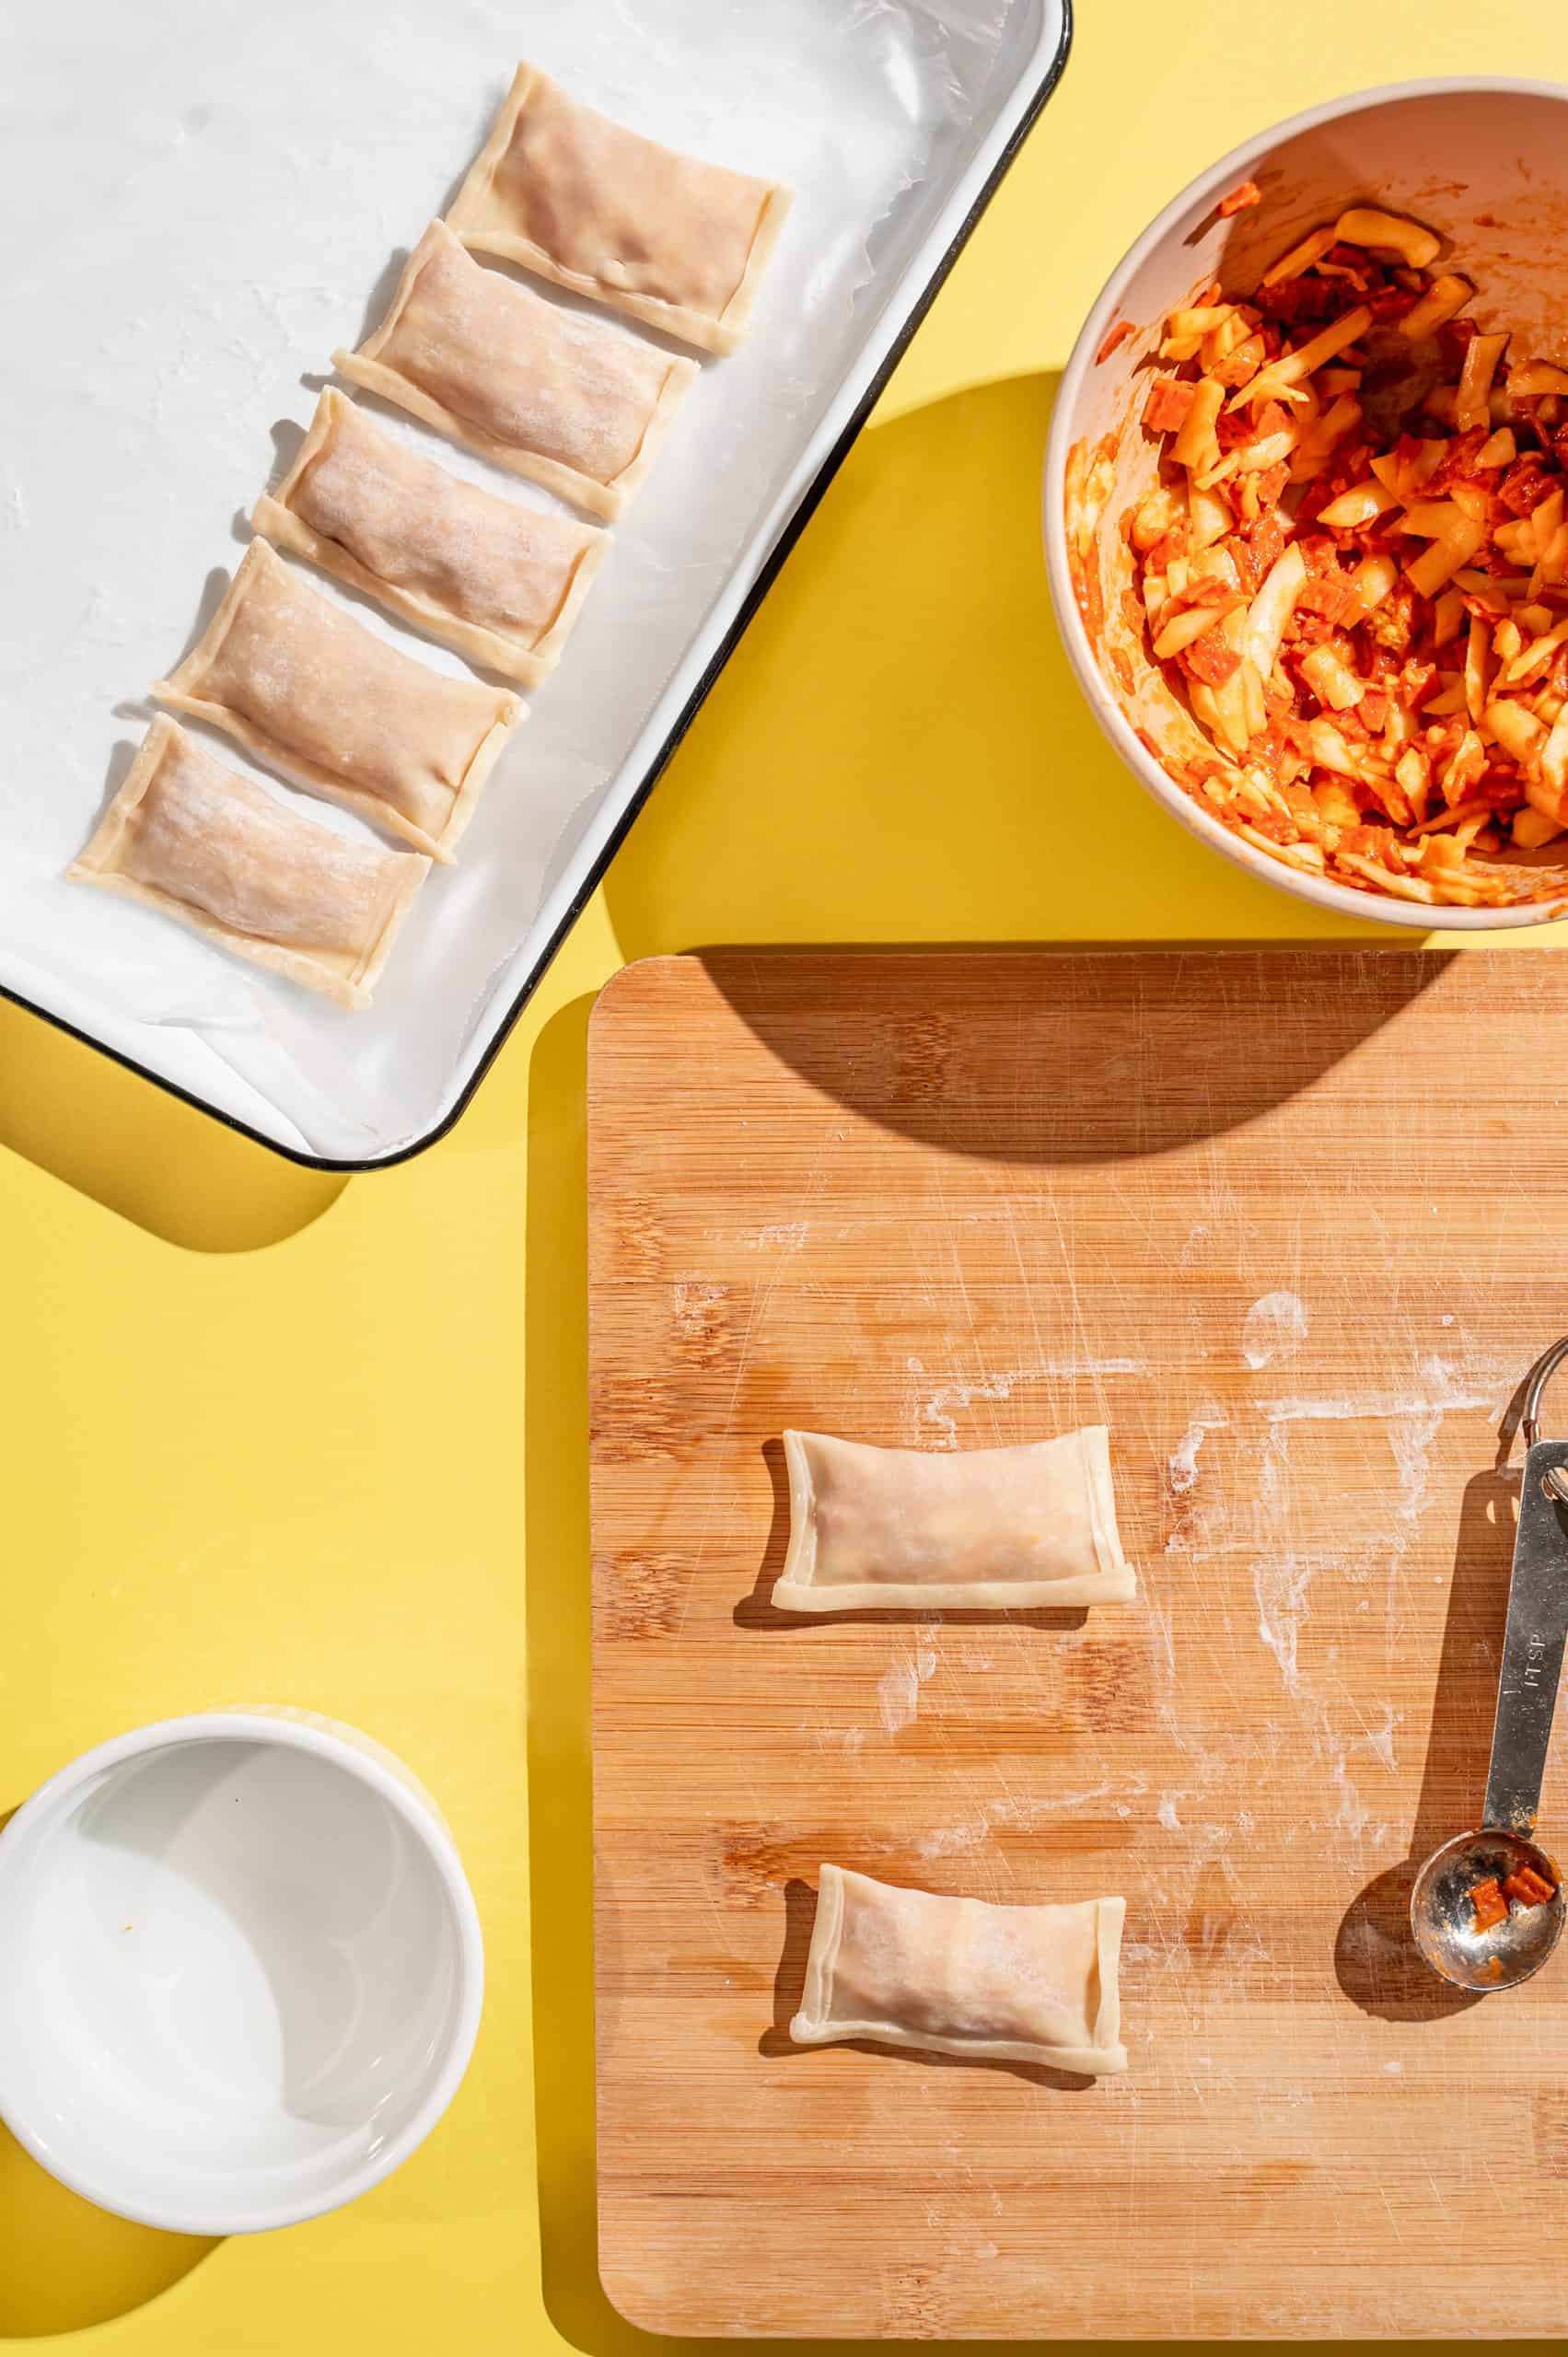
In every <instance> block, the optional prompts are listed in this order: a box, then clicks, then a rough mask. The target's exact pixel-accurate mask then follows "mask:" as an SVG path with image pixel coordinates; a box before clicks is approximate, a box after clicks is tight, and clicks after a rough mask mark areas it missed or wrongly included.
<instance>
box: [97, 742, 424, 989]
mask: <svg viewBox="0 0 1568 2357" xmlns="http://www.w3.org/2000/svg"><path fill="white" fill-rule="evenodd" d="M66 872H67V874H68V875H70V876H71V877H75V879H76V880H77V881H78V882H80V883H84V884H98V885H101V886H102V887H103V888H105V889H106V890H107V891H110V892H120V893H122V894H123V895H124V896H125V897H126V898H127V899H128V900H139V901H141V902H142V904H143V905H144V906H145V907H146V908H151V909H157V911H160V913H161V914H163V915H165V916H170V917H174V918H176V919H177V920H178V921H179V923H181V924H186V925H189V926H190V927H191V928H192V931H193V932H195V933H199V934H201V935H203V938H204V939H205V940H208V941H211V942H213V943H215V945H216V946H218V947H219V948H220V949H226V950H228V951H229V952H230V953H231V954H232V955H233V956H235V957H237V958H246V959H247V960H248V961H249V962H250V964H251V965H253V966H261V967H262V968H264V969H265V970H266V971H268V972H269V973H273V974H282V975H283V976H285V979H286V980H287V981H291V982H302V983H303V984H304V985H305V987H306V989H308V990H313V991H319V992H320V993H321V994H322V996H323V997H325V998H330V999H332V1000H335V1002H336V1003H337V1004H338V1005H339V1006H346V1007H365V1006H368V1005H369V1004H370V994H371V993H372V991H373V990H374V989H375V987H376V983H377V980H378V978H379V976H380V973H381V970H382V968H383V967H384V966H385V964H386V962H387V958H388V957H389V953H390V950H391V946H392V943H393V941H394V940H395V939H396V937H397V933H398V928H399V926H400V925H401V923H402V921H403V919H404V917H405V916H406V915H407V914H408V911H409V907H410V904H411V902H412V900H413V896H414V894H415V893H416V892H417V891H418V889H419V888H420V886H421V885H422V884H423V883H424V878H425V877H426V876H427V875H428V874H429V872H430V862H429V861H428V859H422V858H421V857H420V856H419V855H418V854H417V853H413V852H396V851H387V850H384V849H383V847H382V846H381V845H380V844H379V843H367V842H355V841H354V840H353V839H352V838H350V837H348V836H346V835H340V834H338V833H336V832H335V831H334V830H332V829H331V827H323V826H322V825H321V824H320V822H319V820H318V819H308V818H307V817H306V816H305V815H304V813H303V812H302V811H299V810H296V809H294V808H292V807H290V806H289V805H288V804H287V803H285V802H282V801H280V800H279V799H278V798H277V796H276V795H272V794H269V793H267V791H266V790H265V788H264V787H262V786H260V785H258V784H255V783H254V781H253V780H252V779H250V778H247V777H241V776H239V774H238V772H236V771H234V770H231V769H226V768H225V766H224V764H223V763H222V762H221V761H215V760H214V758H213V756H212V755H211V754H210V753H209V752H207V751H205V750H204V749H203V747H202V746H200V745H198V744H197V743H196V741H195V739H194V738H193V737H189V736H187V734H186V732H185V731H184V729H183V728H181V727H180V726H179V725H178V724H177V723H176V722H174V721H172V720H168V719H165V717H164V716H163V714H161V713H160V714H159V715H158V717H157V719H156V720H155V721H154V722H153V725H152V726H151V727H150V728H149V729H148V731H147V734H146V737H145V739H144V741H143V744H142V749H141V750H140V752H139V753H138V754H137V756H136V759H135V761H134V763H133V764H132V768H131V772H130V775H129V776H128V777H127V778H126V780H125V783H124V784H123V785H122V787H121V788H120V791H119V793H118V794H117V795H115V797H114V799H113V801H112V802H111V803H110V806H109V808H108V809H107V810H106V811H105V813H104V815H103V818H102V819H100V821H99V826H98V829H97V831H96V832H95V833H94V835H93V838H92V841H91V842H89V843H88V844H87V848H86V849H85V850H84V851H83V852H82V853H81V855H80V857H79V858H77V859H76V860H75V861H74V862H73V864H72V865H71V866H70V867H69V868H68V869H67V871H66Z"/></svg>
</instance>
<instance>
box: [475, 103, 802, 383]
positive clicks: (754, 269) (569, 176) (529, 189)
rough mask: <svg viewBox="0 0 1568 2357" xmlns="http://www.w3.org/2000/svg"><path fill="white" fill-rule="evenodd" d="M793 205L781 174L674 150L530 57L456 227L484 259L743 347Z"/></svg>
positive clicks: (651, 320) (724, 348)
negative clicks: (757, 173)
mask: <svg viewBox="0 0 1568 2357" xmlns="http://www.w3.org/2000/svg"><path fill="white" fill-rule="evenodd" d="M789 205H790V192H789V191H788V190H787V189H785V188H781V187H779V186H778V185H777V184H776V183H775V182H773V181H772V180H753V179H752V178H751V177H750V176H749V174H748V173H745V172H734V171H730V170H728V169H727V168H726V167H725V166H724V165H722V164H707V163H703V162H701V161H700V160H699V159H698V158H697V157H694V156H682V155H679V154H678V153H677V152H676V151H675V149H673V148H671V147H661V146H660V145H658V143H657V141H656V140H653V139H645V138H644V137H643V136H642V135H641V134H639V133H637V132H634V131H628V130H627V129H626V128H625V127H624V125H623V124H621V123H618V122H611V121H610V117H609V116H608V115H602V114H598V113H596V112H595V110H594V109H593V108H592V107H586V106H584V105H582V104H581V103H580V101H579V100H577V99H574V98H573V97H571V95H570V94H569V93H568V92H567V91H565V90H563V88H562V87H561V86H560V84H559V83H557V82H552V80H551V78H550V76H549V75H548V74H541V73H540V70H539V68H538V66H537V65H528V64H523V65H519V66H518V68H517V75H516V78H515V79H514V81H513V84H512V88H511V92H510V94H509V96H508V97H507V99H506V102H505V105H504V106H503V108H502V109H501V111H500V113H499V115H498V116H497V117H496V120H495V124H494V129H493V130H492V132H491V134H490V137H489V138H488V140H487V141H486V142H485V144H484V146H483V148H482V151H481V153H480V155H479V157H478V159H477V160H476V162H475V164H474V166H473V168H472V170H471V171H470V173H469V176H468V178H467V180H464V182H463V184H462V187H461V188H460V189H459V192H458V196H457V200H456V202H455V203H454V204H453V205H452V206H451V209H450V210H449V212H448V213H447V226H449V227H450V228H453V229H455V230H456V231H457V233H458V235H459V237H460V238H462V240H463V243H464V244H465V245H467V246H471V247H473V248H475V249H476V250H479V251H480V252H482V253H491V254H500V255H503V256H505V259H506V260H507V261H515V262H518V263H520V264H521V266H522V267H523V268H524V269H525V270H531V271H533V272H534V273H536V275H538V276H539V277H540V278H545V279H549V280H551V281H552V283H553V284H555V285H557V286H569V287H570V288H571V289H572V290H573V292H574V293H575V294H578V295H588V296H593V297H594V299H595V300H596V301H598V302H600V303H603V304H605V305H606V306H607V307H608V308H610V309H611V310H615V311H623V312H625V313H626V314H627V315H628V316H629V317H630V318H632V319H641V320H643V321H644V322H645V324H646V325H647V326H649V327H654V328H660V329H662V330H663V331H664V332H665V333H666V334H667V335H673V336H679V339H680V341H681V342H682V343H692V344H696V345H697V346H698V347H699V348H700V349H701V350H702V351H703V352H733V351H734V349H735V347H736V345H737V344H738V343H739V342H740V339H741V337H742V336H743V335H744V333H745V331H746V329H747V326H748V324H749V319H750V316H751V309H752V306H753V304H754V302H755V300H756V296H757V287H758V283H759V281H760V280H761V276H762V273H763V272H764V270H765V269H766V268H767V265H768V261H769V258H770V256H771V255H772V250H773V248H774V246H775V245H776V244H777V242H778V238H779V234H780V232H781V230H782V229H783V227H784V219H785V216H786V215H787V214H788V211H789Z"/></svg>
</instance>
